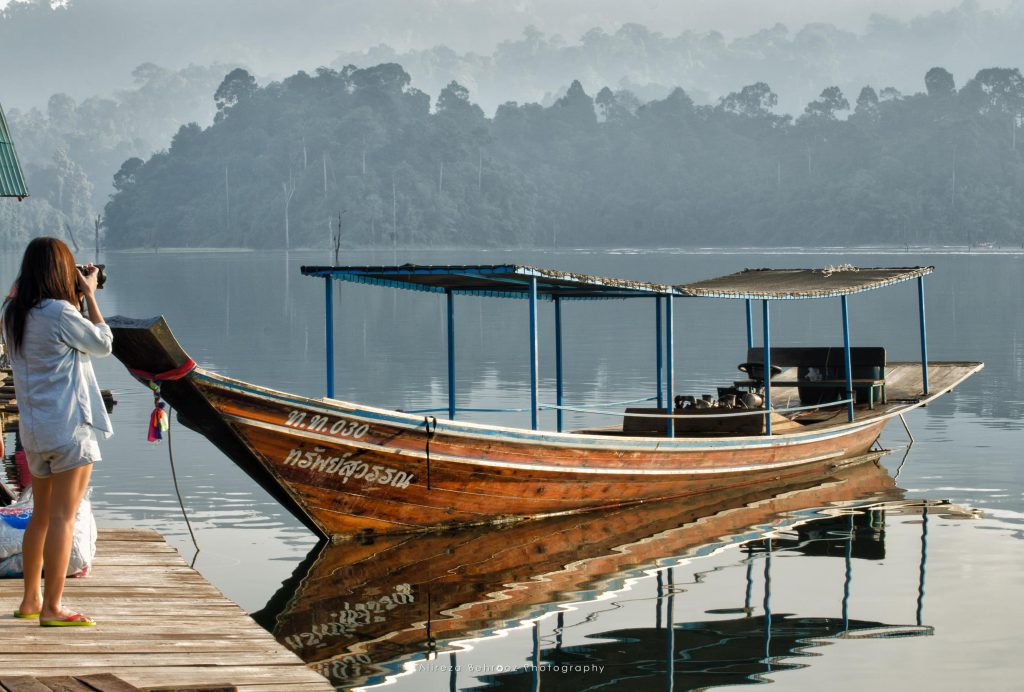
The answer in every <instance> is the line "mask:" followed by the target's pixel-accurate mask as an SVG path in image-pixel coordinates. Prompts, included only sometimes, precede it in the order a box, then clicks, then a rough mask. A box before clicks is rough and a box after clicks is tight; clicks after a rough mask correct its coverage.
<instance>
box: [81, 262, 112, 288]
mask: <svg viewBox="0 0 1024 692" xmlns="http://www.w3.org/2000/svg"><path fill="white" fill-rule="evenodd" d="M75 266H76V267H78V271H80V272H82V273H83V274H86V266H85V265H84V264H76V265H75ZM92 266H93V267H95V268H96V271H97V272H99V273H98V274H97V275H96V288H103V284H105V283H107V272H106V271H105V270H106V267H107V265H105V264H94V265H92ZM86 276H88V274H86Z"/></svg>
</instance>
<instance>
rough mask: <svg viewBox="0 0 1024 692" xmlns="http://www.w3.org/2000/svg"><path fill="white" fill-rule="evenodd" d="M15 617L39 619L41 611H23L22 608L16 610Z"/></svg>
mask: <svg viewBox="0 0 1024 692" xmlns="http://www.w3.org/2000/svg"><path fill="white" fill-rule="evenodd" d="M14 617H16V618H18V619H19V620H38V619H39V613H23V612H21V611H20V610H16V611H14Z"/></svg>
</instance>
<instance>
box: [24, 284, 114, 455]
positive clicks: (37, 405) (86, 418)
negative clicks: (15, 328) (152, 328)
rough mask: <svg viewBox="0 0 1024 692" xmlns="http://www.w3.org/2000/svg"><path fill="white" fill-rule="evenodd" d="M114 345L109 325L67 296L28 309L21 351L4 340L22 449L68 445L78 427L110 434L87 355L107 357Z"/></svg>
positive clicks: (111, 432) (49, 449)
mask: <svg viewBox="0 0 1024 692" xmlns="http://www.w3.org/2000/svg"><path fill="white" fill-rule="evenodd" d="M113 343H114V335H113V333H112V332H111V331H110V327H108V326H107V325H105V324H93V323H92V322H90V321H89V320H87V319H86V318H85V317H83V316H82V313H81V312H79V311H78V309H77V308H75V307H74V306H72V305H71V303H69V302H67V301H65V300H51V299H45V300H42V301H40V303H39V305H38V306H36V307H35V308H33V309H32V310H31V311H30V312H29V315H28V319H27V320H26V321H25V334H24V338H23V339H22V343H21V349H20V350H19V351H14V349H13V348H11V346H12V344H11V341H10V339H8V340H7V355H8V358H9V359H10V361H11V369H12V371H13V374H14V390H15V392H16V396H17V401H18V414H19V417H20V420H19V424H18V430H19V433H20V435H21V441H22V445H23V446H24V447H25V451H27V452H32V453H39V452H49V451H51V450H54V449H59V448H61V447H64V446H66V445H69V444H71V443H72V442H73V435H74V433H75V430H76V429H77V428H78V427H79V426H81V425H91V426H92V427H93V428H94V429H95V430H97V431H99V432H100V433H102V437H104V438H106V437H110V436H111V435H112V434H113V432H114V428H113V427H112V426H111V425H110V418H109V417H108V416H107V410H106V408H104V406H103V396H102V395H101V394H100V387H99V384H97V382H96V375H95V374H94V373H93V370H92V362H91V361H90V359H89V358H90V356H97V357H103V356H108V355H110V349H111V346H112V345H113Z"/></svg>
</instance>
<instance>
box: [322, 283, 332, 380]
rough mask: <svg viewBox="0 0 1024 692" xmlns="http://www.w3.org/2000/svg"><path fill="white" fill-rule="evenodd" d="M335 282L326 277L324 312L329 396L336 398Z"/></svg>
mask: <svg viewBox="0 0 1024 692" xmlns="http://www.w3.org/2000/svg"><path fill="white" fill-rule="evenodd" d="M333 283H334V281H333V280H332V279H331V277H329V276H325V277H324V312H325V313H326V320H325V322H326V325H325V329H326V332H327V334H326V341H327V344H326V345H327V349H326V350H327V396H328V397H330V398H332V399H333V398H334V294H333V293H332V292H331V284H333Z"/></svg>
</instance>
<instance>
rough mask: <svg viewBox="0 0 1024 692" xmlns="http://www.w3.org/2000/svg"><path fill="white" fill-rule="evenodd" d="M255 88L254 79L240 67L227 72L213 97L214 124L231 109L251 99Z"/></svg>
mask: <svg viewBox="0 0 1024 692" xmlns="http://www.w3.org/2000/svg"><path fill="white" fill-rule="evenodd" d="M257 88H258V86H257V84H256V78H255V77H253V76H252V75H251V74H249V72H248V71H246V70H244V69H242V68H241V67H237V68H235V69H233V70H231V72H228V73H227V75H226V76H225V77H224V81H223V82H221V83H220V86H219V87H217V91H216V92H215V93H214V95H213V102H214V103H215V104H216V106H217V115H216V116H214V122H220V121H221V120H223V119H224V118H225V117H227V114H228V111H230V110H231V109H232V108H234V107H235V106H237V105H238V104H239V103H243V102H245V101H248V100H249V99H251V98H252V97H253V95H254V94H255V93H256V90H257Z"/></svg>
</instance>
